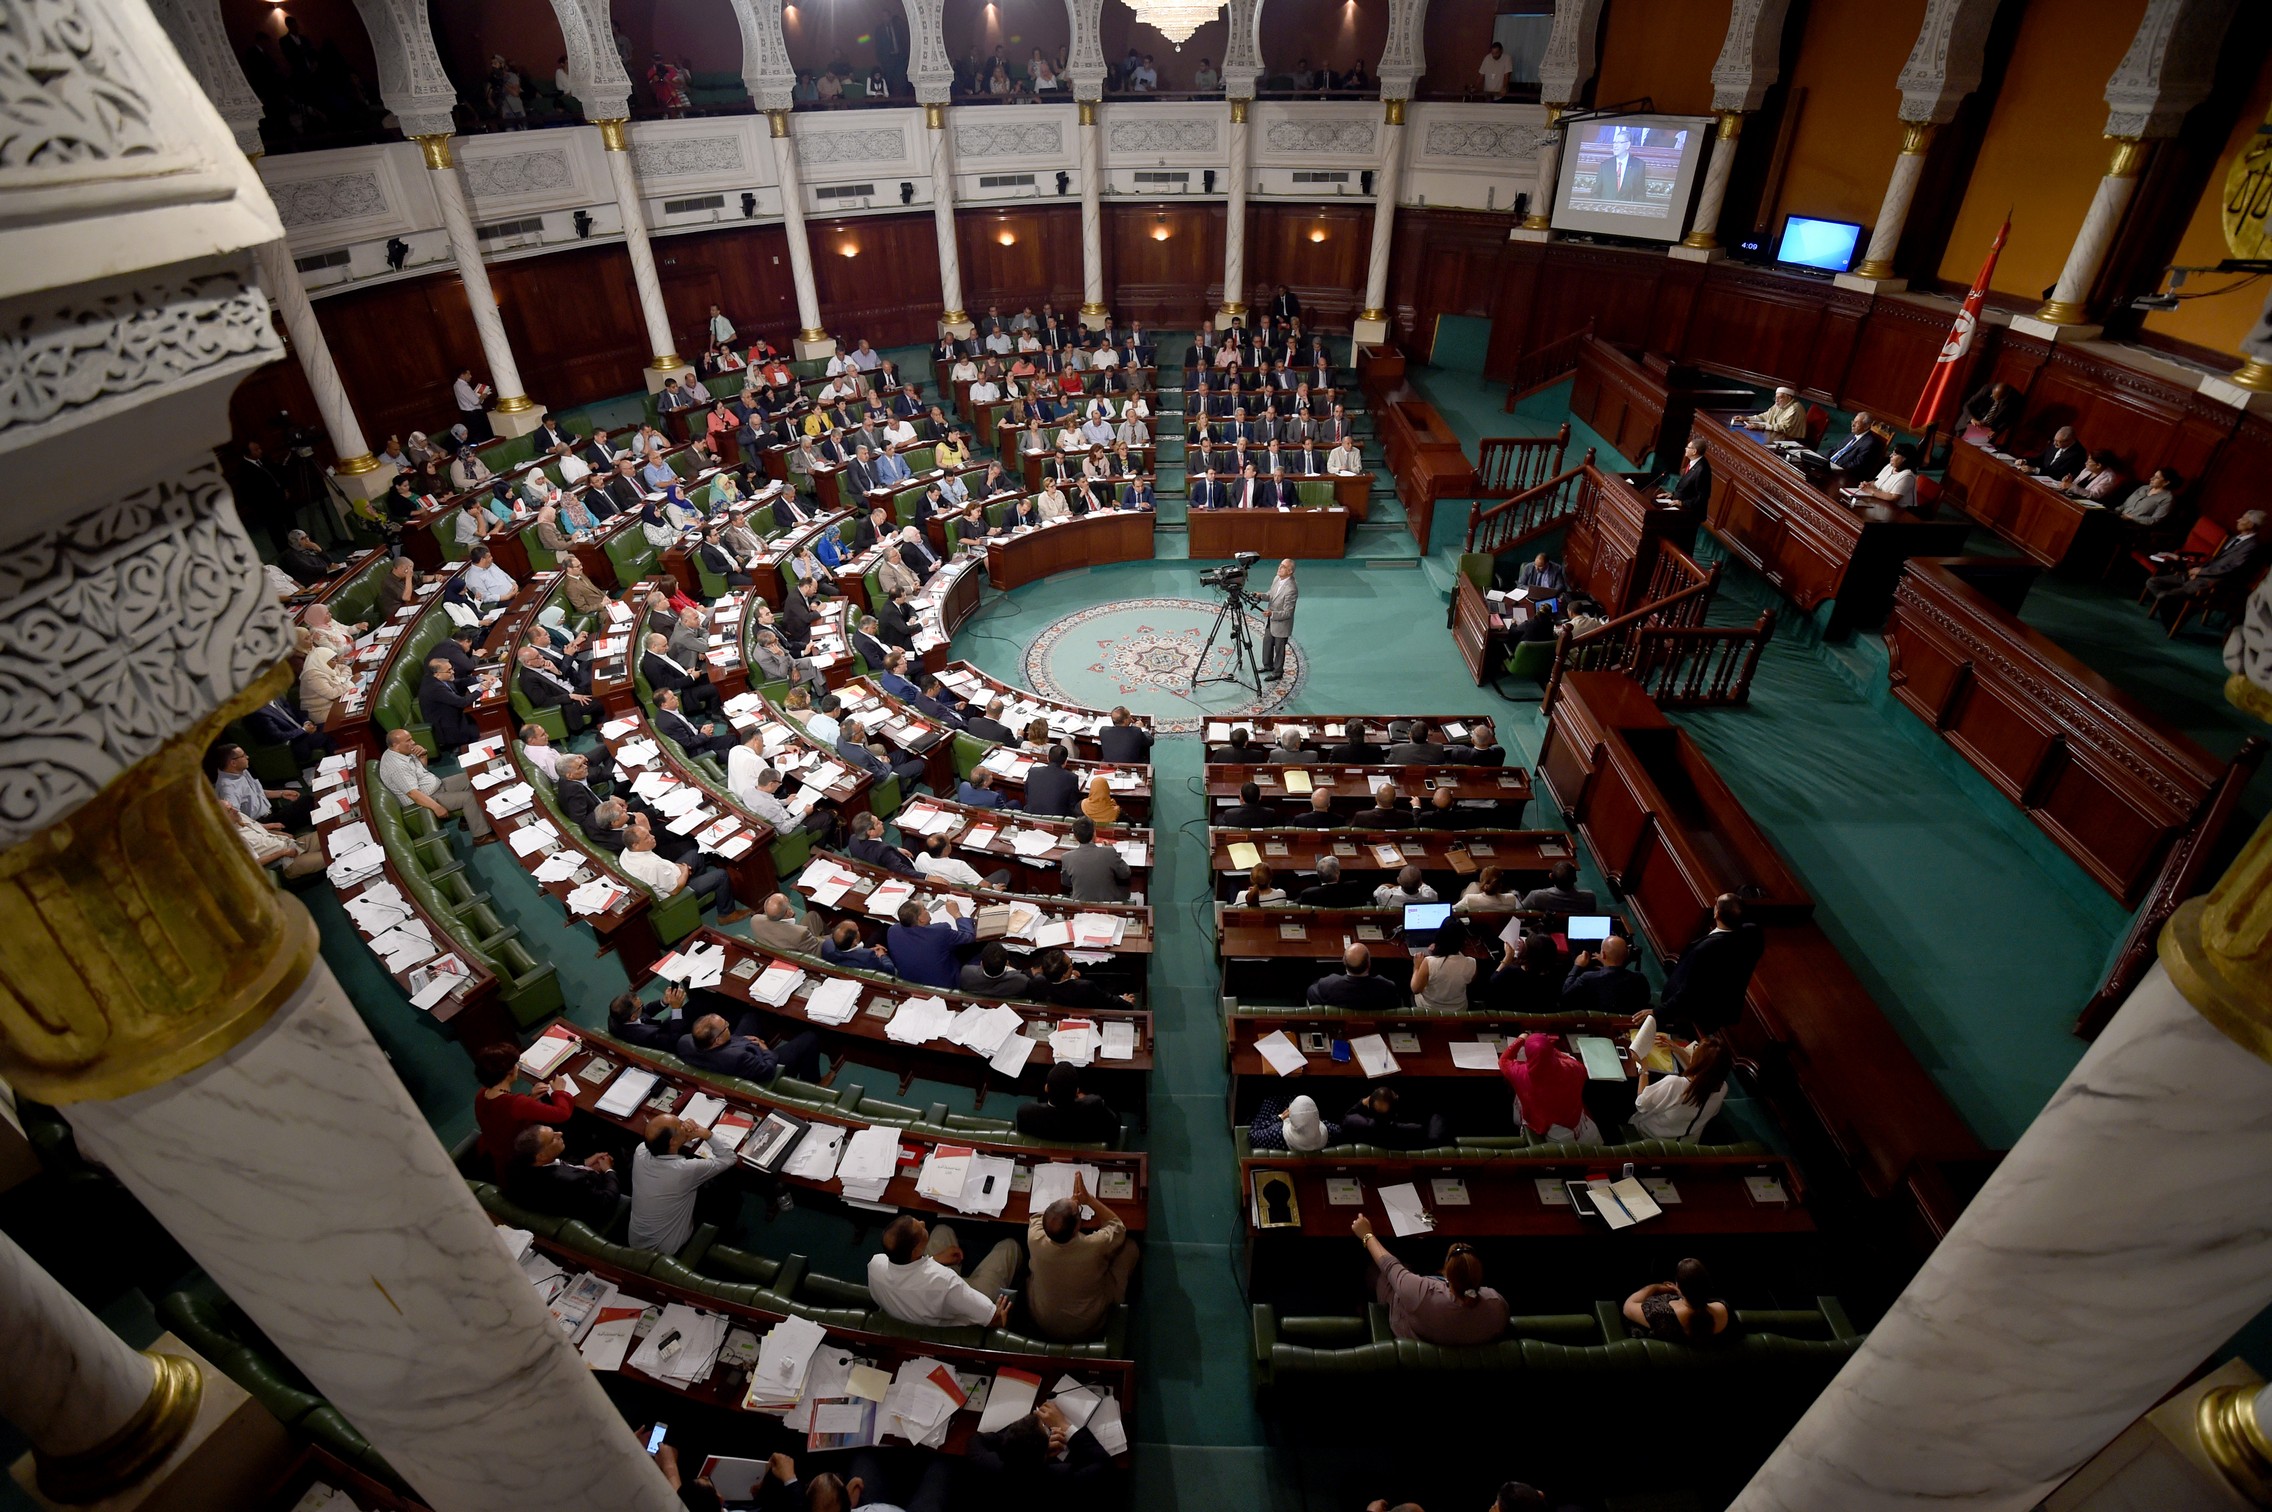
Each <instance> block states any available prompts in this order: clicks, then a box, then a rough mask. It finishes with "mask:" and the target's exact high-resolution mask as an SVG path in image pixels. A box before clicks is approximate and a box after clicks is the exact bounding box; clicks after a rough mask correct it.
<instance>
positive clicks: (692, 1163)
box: [630, 1113, 740, 1255]
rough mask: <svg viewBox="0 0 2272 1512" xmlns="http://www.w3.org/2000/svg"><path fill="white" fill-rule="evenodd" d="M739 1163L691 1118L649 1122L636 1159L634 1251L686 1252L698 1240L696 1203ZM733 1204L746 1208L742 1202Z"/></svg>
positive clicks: (665, 1116)
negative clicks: (688, 1244) (704, 1190)
mask: <svg viewBox="0 0 2272 1512" xmlns="http://www.w3.org/2000/svg"><path fill="white" fill-rule="evenodd" d="M735 1163H736V1161H735V1156H734V1152H733V1151H731V1150H729V1149H727V1148H726V1147H725V1146H724V1145H722V1144H716V1143H712V1142H710V1130H709V1129H707V1128H705V1127H703V1126H702V1125H701V1124H698V1123H696V1122H695V1121H694V1120H693V1119H691V1118H678V1117H675V1116H673V1115H672V1114H669V1113H658V1114H656V1115H655V1116H654V1117H653V1118H651V1119H649V1120H647V1133H646V1138H645V1139H643V1140H642V1141H641V1142H640V1145H639V1148H638V1149H637V1150H636V1151H635V1152H633V1154H632V1156H631V1235H630V1238H631V1244H632V1247H633V1248H634V1249H651V1250H661V1251H662V1252H663V1253H664V1254H666V1255H675V1254H677V1253H678V1252H679V1251H680V1250H681V1249H683V1248H685V1246H686V1241H687V1240H688V1239H690V1238H692V1237H693V1236H694V1205H695V1199H696V1197H697V1196H698V1195H699V1194H700V1192H701V1190H702V1187H703V1185H704V1184H705V1183H707V1182H711V1181H715V1180H717V1179H718V1178H719V1177H720V1176H723V1175H725V1174H726V1173H727V1172H728V1171H730V1170H732V1169H733V1168H734V1165H735ZM729 1205H730V1206H734V1207H738V1206H740V1200H739V1197H738V1196H735V1197H733V1198H732V1199H731V1201H730V1203H729ZM726 1216H729V1217H730V1216H731V1215H730V1214H728V1215H726ZM719 1226H720V1227H721V1228H723V1227H725V1224H723V1223H720V1225H719Z"/></svg>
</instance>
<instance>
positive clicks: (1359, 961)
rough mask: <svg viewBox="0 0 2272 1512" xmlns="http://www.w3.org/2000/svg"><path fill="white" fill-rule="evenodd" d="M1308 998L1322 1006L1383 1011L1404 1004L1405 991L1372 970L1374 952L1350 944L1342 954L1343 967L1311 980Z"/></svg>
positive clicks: (1312, 1002) (1363, 1010) (1315, 1004)
mask: <svg viewBox="0 0 2272 1512" xmlns="http://www.w3.org/2000/svg"><path fill="white" fill-rule="evenodd" d="M1307 1001H1308V1002H1310V1003H1311V1004H1312V1005H1314V1006H1316V1007H1321V1008H1351V1009H1356V1010H1358V1011H1360V1012H1368V1013H1374V1012H1382V1011H1385V1010H1387V1009H1390V1008H1396V1007H1400V1006H1402V1005H1403V1002H1404V991H1403V989H1402V988H1400V987H1398V986H1397V985H1396V984H1395V983H1394V982H1391V981H1389V980H1388V979H1387V978H1385V977H1381V976H1376V975H1374V973H1373V953H1372V952H1371V951H1369V950H1367V949H1366V948H1365V947H1364V946H1362V945H1351V946H1350V947H1349V948H1348V949H1347V950H1345V951H1343V952H1342V954H1341V969H1340V970H1339V971H1337V972H1334V973H1332V974H1330V975H1328V976H1321V977H1319V978H1318V979H1317V980H1316V981H1314V982H1312V983H1310V990H1309V992H1308V994H1307Z"/></svg>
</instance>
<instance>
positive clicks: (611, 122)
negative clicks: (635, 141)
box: [592, 116, 631, 152]
mask: <svg viewBox="0 0 2272 1512" xmlns="http://www.w3.org/2000/svg"><path fill="white" fill-rule="evenodd" d="M592 124H593V125H594V126H597V127H598V128H599V129H600V147H601V150H603V151H606V152H629V151H630V150H631V122H630V121H629V120H628V119H626V118H625V117H623V116H609V117H606V118H605V119H603V120H597V121H594V122H592Z"/></svg>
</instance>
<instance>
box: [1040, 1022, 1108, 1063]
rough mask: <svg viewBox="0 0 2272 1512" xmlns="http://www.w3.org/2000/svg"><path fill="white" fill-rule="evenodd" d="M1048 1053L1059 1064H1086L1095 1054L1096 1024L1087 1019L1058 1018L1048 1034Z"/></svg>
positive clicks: (1094, 1057) (1093, 1058)
mask: <svg viewBox="0 0 2272 1512" xmlns="http://www.w3.org/2000/svg"><path fill="white" fill-rule="evenodd" d="M1049 1054H1050V1058H1051V1059H1053V1060H1055V1061H1056V1062H1058V1064H1060V1065H1066V1066H1085V1065H1087V1064H1088V1063H1089V1062H1090V1061H1092V1060H1095V1059H1096V1055H1097V1031H1096V1026H1095V1025H1094V1024H1093V1023H1091V1022H1090V1021H1089V1020H1087V1019H1060V1020H1059V1021H1058V1024H1057V1027H1056V1029H1055V1030H1054V1031H1052V1032H1051V1034H1050V1036H1049Z"/></svg>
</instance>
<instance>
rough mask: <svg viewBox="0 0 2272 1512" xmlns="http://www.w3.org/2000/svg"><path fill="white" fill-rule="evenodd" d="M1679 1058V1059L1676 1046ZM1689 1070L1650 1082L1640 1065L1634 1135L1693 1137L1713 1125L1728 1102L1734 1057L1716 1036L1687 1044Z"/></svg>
mask: <svg viewBox="0 0 2272 1512" xmlns="http://www.w3.org/2000/svg"><path fill="white" fill-rule="evenodd" d="M1673 1053H1674V1057H1675V1059H1680V1058H1681V1056H1680V1051H1679V1049H1678V1047H1675V1048H1674V1052H1673ZM1686 1062H1687V1065H1686V1069H1685V1070H1683V1071H1681V1072H1679V1073H1676V1074H1673V1075H1668V1076H1660V1077H1657V1078H1656V1079H1655V1080H1653V1081H1652V1080H1651V1079H1650V1076H1649V1071H1648V1068H1647V1067H1643V1068H1642V1069H1641V1073H1640V1077H1639V1080H1638V1082H1637V1084H1636V1088H1635V1092H1636V1095H1635V1097H1634V1099H1633V1120H1632V1122H1633V1136H1634V1137H1635V1138H1636V1139H1694V1138H1696V1137H1697V1135H1698V1134H1699V1133H1701V1132H1702V1131H1703V1130H1704V1129H1706V1128H1707V1127H1709V1126H1710V1125H1711V1122H1712V1120H1713V1118H1714V1117H1715V1116H1717V1115H1718V1113H1719V1111H1720V1105H1721V1104H1722V1103H1724V1102H1726V1101H1727V1100H1728V1077H1729V1074H1730V1073H1731V1072H1732V1071H1734V1069H1735V1057H1734V1056H1733V1055H1731V1054H1730V1053H1729V1052H1728V1047H1727V1042H1726V1041H1724V1040H1722V1039H1721V1038H1720V1037H1719V1036H1718V1035H1714V1036H1712V1037H1711V1038H1710V1039H1702V1040H1698V1041H1697V1042H1696V1043H1695V1044H1693V1045H1691V1046H1689V1047H1688V1053H1687V1056H1686Z"/></svg>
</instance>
